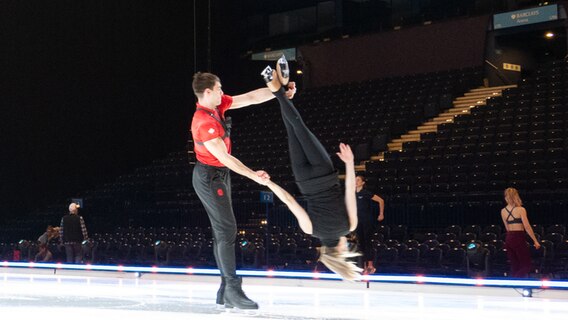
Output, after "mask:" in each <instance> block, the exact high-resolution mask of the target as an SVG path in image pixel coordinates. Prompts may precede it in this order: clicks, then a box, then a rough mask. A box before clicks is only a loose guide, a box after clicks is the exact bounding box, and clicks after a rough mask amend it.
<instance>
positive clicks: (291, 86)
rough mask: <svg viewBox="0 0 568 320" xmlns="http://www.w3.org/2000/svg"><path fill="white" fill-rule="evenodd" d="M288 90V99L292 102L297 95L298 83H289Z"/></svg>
mask: <svg viewBox="0 0 568 320" xmlns="http://www.w3.org/2000/svg"><path fill="white" fill-rule="evenodd" d="M287 87H288V90H286V97H287V98H288V99H290V100H292V98H294V95H295V94H296V82H293V81H291V82H288V86H287Z"/></svg>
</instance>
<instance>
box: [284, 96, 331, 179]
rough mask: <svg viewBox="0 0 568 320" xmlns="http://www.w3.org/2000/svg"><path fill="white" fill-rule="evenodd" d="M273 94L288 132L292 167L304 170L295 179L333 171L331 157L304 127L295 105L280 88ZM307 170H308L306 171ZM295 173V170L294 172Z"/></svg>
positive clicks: (317, 175)
mask: <svg viewBox="0 0 568 320" xmlns="http://www.w3.org/2000/svg"><path fill="white" fill-rule="evenodd" d="M274 95H275V96H276V99H278V102H279V103H280V110H281V112H282V119H283V120H284V125H285V126H286V131H287V133H288V144H289V148H290V159H291V161H292V167H299V168H302V169H299V170H300V171H304V172H303V174H301V175H303V176H304V177H298V176H297V177H296V179H297V180H306V179H309V178H313V177H320V176H324V175H327V174H330V173H333V172H334V171H335V169H334V167H333V163H332V162H331V158H330V157H329V155H328V153H327V151H326V150H325V148H324V147H323V145H322V144H321V142H320V141H319V140H318V139H317V137H316V136H315V135H314V134H313V133H312V132H311V131H310V130H309V129H308V128H307V127H306V125H305V123H304V121H303V120H302V117H301V116H300V114H299V113H298V110H296V107H294V105H293V104H292V102H291V101H290V100H289V99H288V98H287V97H286V95H285V94H284V90H283V89H281V90H280V91H278V92H275V93H274ZM308 168H309V169H308ZM308 171H309V172H308ZM294 174H295V175H297V173H296V172H294Z"/></svg>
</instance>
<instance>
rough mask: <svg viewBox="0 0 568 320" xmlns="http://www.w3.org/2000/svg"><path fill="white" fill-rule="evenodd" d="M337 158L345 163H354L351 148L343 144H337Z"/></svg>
mask: <svg viewBox="0 0 568 320" xmlns="http://www.w3.org/2000/svg"><path fill="white" fill-rule="evenodd" d="M337 156H338V157H339V159H341V161H343V162H345V163H353V161H354V156H353V151H351V147H349V145H348V144H345V143H340V144H339V152H337Z"/></svg>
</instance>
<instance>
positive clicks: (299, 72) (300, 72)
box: [296, 69, 304, 74]
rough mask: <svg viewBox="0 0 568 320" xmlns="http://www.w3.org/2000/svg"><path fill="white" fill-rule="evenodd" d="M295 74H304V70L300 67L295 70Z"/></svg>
mask: <svg viewBox="0 0 568 320" xmlns="http://www.w3.org/2000/svg"><path fill="white" fill-rule="evenodd" d="M296 74H304V72H303V71H302V70H300V69H298V70H296Z"/></svg>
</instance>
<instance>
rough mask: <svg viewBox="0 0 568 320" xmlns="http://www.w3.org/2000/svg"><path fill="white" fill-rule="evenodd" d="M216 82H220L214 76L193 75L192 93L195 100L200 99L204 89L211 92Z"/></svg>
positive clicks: (207, 73) (204, 73)
mask: <svg viewBox="0 0 568 320" xmlns="http://www.w3.org/2000/svg"><path fill="white" fill-rule="evenodd" d="M216 82H221V81H220V80H219V77H217V76H216V75H214V74H212V73H209V72H198V73H196V74H194V75H193V83H192V87H193V93H194V94H195V95H196V96H197V98H201V97H202V96H203V91H205V89H211V90H213V87H215V83H216Z"/></svg>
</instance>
